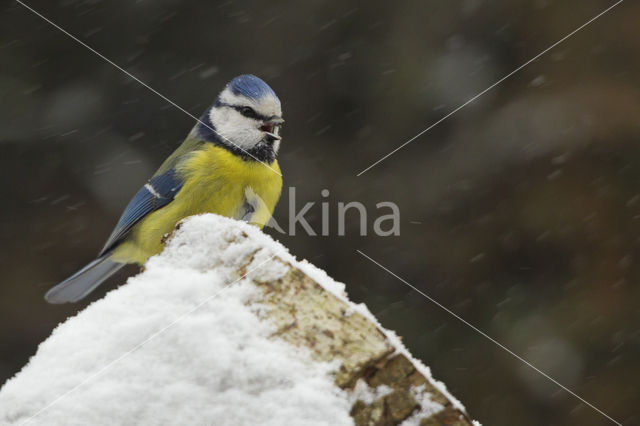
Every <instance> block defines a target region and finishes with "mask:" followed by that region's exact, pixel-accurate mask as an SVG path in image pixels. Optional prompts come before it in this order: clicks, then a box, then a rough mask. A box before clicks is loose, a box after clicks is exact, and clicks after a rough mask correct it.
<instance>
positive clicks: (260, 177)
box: [45, 75, 284, 303]
mask: <svg viewBox="0 0 640 426" xmlns="http://www.w3.org/2000/svg"><path fill="white" fill-rule="evenodd" d="M283 123H284V120H283V119H282V110H281V106H280V100H279V99H278V96H276V94H275V92H274V91H273V90H272V89H271V87H269V86H268V85H267V83H265V82H264V81H263V80H261V79H259V78H258V77H256V76H253V75H241V76H238V77H236V78H234V79H233V80H231V82H229V83H228V84H227V85H226V86H225V88H224V90H222V92H220V94H219V95H218V97H217V98H216V100H215V101H214V103H213V105H212V106H211V107H209V109H207V111H206V112H205V113H204V114H203V116H202V117H201V119H200V121H199V122H198V123H197V124H196V125H195V126H194V128H193V129H192V130H191V132H190V133H189V135H188V136H187V138H186V139H185V140H184V142H183V143H182V144H181V145H180V146H179V147H178V148H177V149H176V151H175V152H174V153H173V154H171V156H169V158H167V159H166V160H165V162H164V163H162V165H161V166H160V168H159V169H158V171H157V172H156V173H155V174H154V175H153V176H152V177H151V179H149V181H148V182H147V183H146V184H145V185H144V186H143V187H142V188H140V190H139V191H138V192H137V193H136V195H134V197H133V199H132V200H131V201H130V202H129V204H128V205H127V207H126V208H125V210H124V213H122V216H121V217H120V220H119V221H118V224H117V225H116V227H115V229H114V230H113V232H112V233H111V236H110V237H109V239H108V240H107V242H106V243H105V245H104V248H103V249H102V251H101V252H100V254H99V255H98V257H97V259H95V260H94V261H93V262H91V263H89V264H88V265H87V266H85V267H84V268H82V269H81V270H80V271H78V272H76V273H75V274H74V275H72V276H71V277H69V278H67V279H66V280H65V281H63V282H61V283H60V284H58V285H56V286H55V287H53V288H51V289H50V290H49V291H48V292H47V294H46V296H45V299H46V300H47V301H48V302H49V303H65V302H76V301H78V300H80V299H82V298H83V297H85V296H86V295H87V294H89V293H90V292H91V291H93V290H94V289H95V288H96V287H97V286H98V285H100V284H101V283H102V282H103V281H104V280H106V279H107V278H109V277H110V276H111V275H112V274H114V273H115V272H116V271H118V270H119V269H120V268H121V267H122V266H123V265H125V264H127V263H137V264H139V265H142V264H144V263H145V262H146V260H147V259H148V258H149V257H150V256H153V255H154V254H157V253H160V252H161V251H162V249H163V243H162V237H163V236H164V235H165V234H167V233H169V232H171V231H172V230H173V229H174V227H175V225H176V223H177V222H178V221H180V220H181V219H183V218H185V217H187V216H191V215H195V214H199V213H215V214H219V215H222V216H227V217H231V218H235V219H239V220H244V221H247V222H250V223H253V224H256V225H257V226H259V227H261V228H262V227H263V226H264V225H265V224H266V223H267V222H268V221H269V219H270V218H271V215H272V214H273V209H274V208H275V206H276V203H277V202H278V199H279V198H280V192H281V190H282V175H281V173H280V168H279V166H278V161H277V160H276V156H277V154H278V149H279V147H280V140H281V137H280V128H281V126H282V124H283Z"/></svg>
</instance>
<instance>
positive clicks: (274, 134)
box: [260, 116, 284, 142]
mask: <svg viewBox="0 0 640 426" xmlns="http://www.w3.org/2000/svg"><path fill="white" fill-rule="evenodd" d="M283 123H284V120H283V119H282V117H278V116H273V117H271V118H269V120H268V121H265V122H264V124H263V125H262V127H261V128H260V129H261V130H262V131H263V132H264V133H265V135H266V136H267V139H268V140H269V141H270V142H273V141H279V140H280V139H282V137H281V136H280V135H279V134H278V133H280V126H281V125H282V124H283Z"/></svg>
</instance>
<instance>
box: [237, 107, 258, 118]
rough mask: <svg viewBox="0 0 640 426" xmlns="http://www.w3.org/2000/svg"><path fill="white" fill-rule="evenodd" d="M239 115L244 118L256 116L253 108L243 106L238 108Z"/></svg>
mask: <svg viewBox="0 0 640 426" xmlns="http://www.w3.org/2000/svg"><path fill="white" fill-rule="evenodd" d="M240 114H242V115H244V116H245V117H254V116H255V115H256V112H255V111H254V110H253V108H251V107H248V106H244V107H241V108H240Z"/></svg>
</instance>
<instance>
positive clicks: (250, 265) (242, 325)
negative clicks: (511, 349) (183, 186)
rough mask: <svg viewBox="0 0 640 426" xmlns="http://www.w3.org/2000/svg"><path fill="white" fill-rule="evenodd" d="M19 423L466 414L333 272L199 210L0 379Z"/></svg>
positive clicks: (372, 420)
mask: <svg viewBox="0 0 640 426" xmlns="http://www.w3.org/2000/svg"><path fill="white" fill-rule="evenodd" d="M23 423H25V424H34V425H36V424H40V425H49V426H51V425H75V424H77V425H89V424H90V425H114V424H139V425H171V424H176V425H177V424H185V425H186V424H188V425H211V424H216V425H218V424H219V425H343V424H344V425H348V424H354V423H355V424H356V425H392V424H406V425H412V424H413V425H439V424H446V425H469V424H471V423H472V422H471V420H470V419H469V417H468V415H467V414H466V413H465V411H464V408H463V407H462V405H461V404H460V403H459V402H458V401H457V400H456V399H455V398H454V397H452V396H451V395H450V394H449V393H447V391H446V388H445V386H444V385H443V384H442V383H440V382H437V381H435V380H434V379H433V378H432V377H431V375H430V372H429V369H428V368H427V367H425V366H424V365H423V364H422V363H421V362H420V361H418V360H416V359H414V358H413V357H412V356H411V355H410V354H409V352H408V351H407V350H406V348H405V347H404V346H403V345H402V343H401V342H400V339H398V338H397V337H396V335H395V334H394V333H393V332H390V331H387V330H384V329H383V328H382V327H381V326H380V325H379V324H378V322H377V321H376V319H375V318H374V317H373V316H372V315H371V314H370V313H369V311H368V310H367V309H366V307H365V306H364V305H356V304H354V303H352V302H350V301H349V300H348V299H347V297H346V295H345V293H344V285H343V284H339V283H336V282H335V281H333V280H332V279H331V278H329V277H328V276H327V275H326V274H325V273H324V272H323V271H321V270H319V269H317V268H316V267H314V266H313V265H311V264H309V263H307V262H304V261H302V262H301V261H297V260H296V259H294V258H293V257H292V256H291V255H290V254H289V253H288V252H287V250H286V249H285V248H284V247H283V246H282V245H280V244H279V243H277V242H274V241H273V240H272V239H271V238H270V237H269V236H267V235H265V234H264V233H262V232H261V231H260V230H258V229H257V228H255V227H253V226H251V225H247V224H245V223H241V222H237V221H234V220H231V219H226V218H222V217H219V216H215V215H202V216H196V217H192V218H189V219H188V220H186V221H184V222H183V223H182V224H181V225H180V226H179V228H178V229H177V231H175V232H174V234H173V235H172V236H171V238H169V241H168V243H167V247H166V249H165V250H164V252H163V253H162V254H161V255H159V256H155V257H153V258H151V259H150V260H149V262H148V263H147V265H146V267H145V270H144V272H141V273H140V274H139V275H137V276H135V277H133V278H130V279H129V281H128V283H127V284H126V285H124V286H121V287H120V288H118V289H117V290H114V291H111V292H110V293H108V294H107V295H106V296H105V297H104V298H103V299H101V300H99V301H97V302H95V303H93V304H91V305H90V306H89V307H87V308H86V309H84V310H83V311H82V312H80V313H79V314H78V315H76V316H75V317H72V318H69V319H68V320H67V321H66V322H64V323H63V324H61V325H60V326H58V327H57V328H56V329H55V330H54V332H53V334H52V335H51V336H50V337H49V338H48V339H47V340H46V341H45V342H43V343H42V344H41V345H40V347H39V348H38V351H37V353H36V355H35V356H34V357H33V358H32V359H31V360H30V362H29V363H28V364H27V366H25V367H24V368H23V370H22V371H21V372H20V373H18V374H17V375H16V376H15V377H14V378H13V379H11V380H9V381H8V382H7V383H5V385H4V386H3V387H2V389H1V390H0V424H2V425H4V424H10V425H14V424H23Z"/></svg>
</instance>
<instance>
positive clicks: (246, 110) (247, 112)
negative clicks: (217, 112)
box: [218, 102, 269, 121]
mask: <svg viewBox="0 0 640 426" xmlns="http://www.w3.org/2000/svg"><path fill="white" fill-rule="evenodd" d="M218 105H220V106H226V107H229V108H233V109H235V110H236V111H238V112H239V113H240V114H242V115H243V116H245V117H247V118H253V119H254V120H261V121H268V120H269V117H266V116H264V115H262V114H258V113H257V112H256V111H255V110H254V109H253V108H251V107H250V106H241V105H230V104H226V103H223V102H219V103H218Z"/></svg>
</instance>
